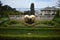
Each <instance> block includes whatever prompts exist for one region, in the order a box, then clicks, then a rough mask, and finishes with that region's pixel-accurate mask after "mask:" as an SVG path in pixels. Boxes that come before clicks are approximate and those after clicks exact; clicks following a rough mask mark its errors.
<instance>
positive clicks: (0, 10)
mask: <svg viewBox="0 0 60 40" xmlns="http://www.w3.org/2000/svg"><path fill="white" fill-rule="evenodd" d="M1 14H2V3H1V1H0V17H1Z"/></svg>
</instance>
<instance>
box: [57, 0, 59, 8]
mask: <svg viewBox="0 0 60 40" xmlns="http://www.w3.org/2000/svg"><path fill="white" fill-rule="evenodd" d="M57 6H58V7H59V8H60V0H58V2H57Z"/></svg>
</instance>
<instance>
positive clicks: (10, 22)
mask: <svg viewBox="0 0 60 40" xmlns="http://www.w3.org/2000/svg"><path fill="white" fill-rule="evenodd" d="M18 23H19V21H15V20H10V21H9V24H18Z"/></svg>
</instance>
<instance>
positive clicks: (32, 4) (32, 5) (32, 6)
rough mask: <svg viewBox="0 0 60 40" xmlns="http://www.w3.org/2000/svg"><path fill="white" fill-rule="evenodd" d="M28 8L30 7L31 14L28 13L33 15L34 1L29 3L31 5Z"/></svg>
mask: <svg viewBox="0 0 60 40" xmlns="http://www.w3.org/2000/svg"><path fill="white" fill-rule="evenodd" d="M30 9H31V11H30V12H31V14H30V15H35V10H34V3H31V7H30Z"/></svg>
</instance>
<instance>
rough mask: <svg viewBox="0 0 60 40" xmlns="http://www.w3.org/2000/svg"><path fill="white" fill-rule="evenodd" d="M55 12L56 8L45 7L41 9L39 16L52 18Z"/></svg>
mask: <svg viewBox="0 0 60 40" xmlns="http://www.w3.org/2000/svg"><path fill="white" fill-rule="evenodd" d="M56 10H57V8H55V7H46V8H43V9H41V13H40V15H42V16H53V15H55V14H56Z"/></svg>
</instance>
